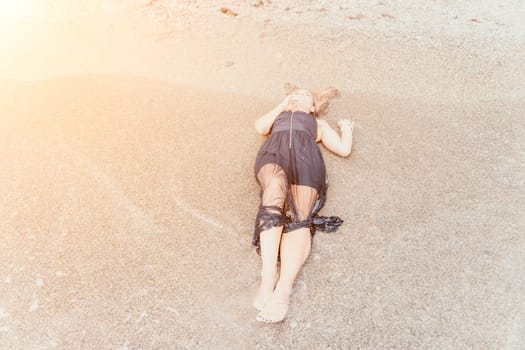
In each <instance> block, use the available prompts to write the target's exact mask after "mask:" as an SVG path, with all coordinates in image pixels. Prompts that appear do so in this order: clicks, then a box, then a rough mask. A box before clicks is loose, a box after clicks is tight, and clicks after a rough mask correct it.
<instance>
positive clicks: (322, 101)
mask: <svg viewBox="0 0 525 350" xmlns="http://www.w3.org/2000/svg"><path fill="white" fill-rule="evenodd" d="M302 89H303V88H301V87H300V86H298V85H295V84H292V83H286V84H284V92H285V94H286V95H290V94H291V93H292V92H294V91H297V90H302ZM306 90H308V89H306ZM308 91H310V90H308ZM310 93H311V94H312V96H313V100H314V112H313V114H314V115H315V116H316V117H318V116H321V115H324V114H326V113H327V112H328V106H329V105H330V100H332V99H334V98H337V97H339V96H340V93H339V90H337V89H336V88H335V87H333V86H330V87H327V88H326V89H323V90H321V91H310Z"/></svg>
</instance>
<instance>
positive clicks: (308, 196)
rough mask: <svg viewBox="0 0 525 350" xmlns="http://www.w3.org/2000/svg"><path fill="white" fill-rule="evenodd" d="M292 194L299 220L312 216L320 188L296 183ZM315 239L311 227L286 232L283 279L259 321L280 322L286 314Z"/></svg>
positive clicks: (281, 278) (282, 263) (282, 249)
mask: <svg viewBox="0 0 525 350" xmlns="http://www.w3.org/2000/svg"><path fill="white" fill-rule="evenodd" d="M291 195H292V199H293V202H294V206H295V213H294V214H295V216H296V218H295V220H297V221H302V220H306V219H308V218H309V216H310V213H311V210H312V206H313V204H314V202H315V200H316V199H317V191H316V190H315V189H314V188H312V187H308V186H296V185H292V186H291ZM311 240H312V237H311V233H310V228H309V227H304V228H300V229H297V230H294V231H291V232H287V233H285V234H283V235H282V239H281V245H280V254H281V270H280V276H279V281H278V282H277V286H276V287H275V290H274V292H273V293H272V296H271V298H270V299H269V300H268V302H267V303H266V305H265V307H264V308H263V310H262V311H261V312H260V313H259V315H258V316H257V319H258V320H259V321H264V322H279V321H281V320H283V319H284V317H285V316H286V313H287V312H288V304H289V298H290V295H291V294H292V287H293V284H294V282H295V279H296V277H297V274H298V273H299V271H300V270H301V267H302V266H303V264H304V262H305V261H306V259H307V258H308V255H309V254H310V248H311V242H312V241H311Z"/></svg>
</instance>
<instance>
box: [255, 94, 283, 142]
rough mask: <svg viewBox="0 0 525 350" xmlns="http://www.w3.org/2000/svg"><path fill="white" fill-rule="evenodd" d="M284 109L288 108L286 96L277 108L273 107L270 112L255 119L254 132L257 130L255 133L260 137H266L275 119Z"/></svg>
mask: <svg viewBox="0 0 525 350" xmlns="http://www.w3.org/2000/svg"><path fill="white" fill-rule="evenodd" d="M286 107H288V96H286V98H285V99H284V100H283V101H282V102H281V103H279V104H278V105H277V106H275V107H274V108H273V109H272V110H271V111H269V112H268V113H266V114H265V115H263V116H261V117H259V118H257V120H256V121H255V130H257V133H258V134H261V135H268V134H269V133H270V130H271V129H272V125H273V122H274V121H275V118H277V117H278V116H279V114H281V112H282V111H284V109H285V108H286Z"/></svg>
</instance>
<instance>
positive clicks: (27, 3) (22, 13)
mask: <svg viewBox="0 0 525 350" xmlns="http://www.w3.org/2000/svg"><path fill="white" fill-rule="evenodd" d="M38 3H39V2H36V1H31V0H21V1H16V0H0V18H1V20H2V21H3V20H5V19H9V18H22V17H30V16H32V15H34V14H35V12H36V9H37V8H38V7H39V6H38ZM42 3H44V1H40V4H42Z"/></svg>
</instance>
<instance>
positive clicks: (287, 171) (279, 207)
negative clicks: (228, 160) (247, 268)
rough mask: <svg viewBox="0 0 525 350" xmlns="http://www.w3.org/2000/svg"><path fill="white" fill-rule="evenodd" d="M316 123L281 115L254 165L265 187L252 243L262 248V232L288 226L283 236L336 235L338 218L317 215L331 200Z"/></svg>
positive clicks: (307, 118)
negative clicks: (319, 232) (303, 230)
mask: <svg viewBox="0 0 525 350" xmlns="http://www.w3.org/2000/svg"><path fill="white" fill-rule="evenodd" d="M316 139H317V119H316V118H315V117H314V116H313V115H311V114H308V113H305V112H301V111H295V112H290V111H287V112H282V113H281V114H280V115H279V116H278V117H277V118H276V119H275V121H274V123H273V125H272V128H271V133H270V136H269V137H268V139H266V141H265V142H264V144H263V145H262V146H261V148H260V149H259V152H258V154H257V158H256V160H255V167H254V171H255V177H256V179H257V181H258V182H259V184H260V185H261V204H260V206H259V211H258V213H257V218H256V222H255V227H254V235H253V241H252V243H253V244H254V245H256V246H258V245H259V235H260V233H261V232H262V231H265V230H268V229H270V228H272V227H276V226H284V232H290V231H293V230H296V229H299V228H304V227H309V228H310V232H311V233H312V234H313V233H315V229H316V228H318V229H321V230H323V231H334V230H335V229H337V227H338V226H339V225H340V224H341V223H342V221H341V220H340V219H339V218H338V217H320V216H317V213H318V212H319V210H320V209H321V208H322V206H323V204H324V202H325V199H326V190H327V187H328V182H327V178H326V168H325V163H324V159H323V155H322V153H321V150H320V149H319V146H318V145H317V142H316Z"/></svg>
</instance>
